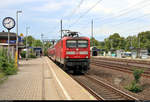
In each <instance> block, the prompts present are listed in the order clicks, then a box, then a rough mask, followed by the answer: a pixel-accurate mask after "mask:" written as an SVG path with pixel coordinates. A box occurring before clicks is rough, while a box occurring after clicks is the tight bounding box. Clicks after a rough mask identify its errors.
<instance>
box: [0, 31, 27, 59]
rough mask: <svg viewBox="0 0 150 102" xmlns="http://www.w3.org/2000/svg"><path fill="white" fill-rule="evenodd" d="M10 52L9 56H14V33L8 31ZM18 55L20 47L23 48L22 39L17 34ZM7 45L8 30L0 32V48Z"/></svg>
mask: <svg viewBox="0 0 150 102" xmlns="http://www.w3.org/2000/svg"><path fill="white" fill-rule="evenodd" d="M9 34H10V42H9V44H10V54H11V57H12V58H14V56H15V51H16V33H12V32H10V33H9ZM18 42H19V44H18V49H19V50H18V56H19V54H20V51H21V49H22V48H24V47H25V46H24V44H23V41H22V38H21V37H20V36H18ZM7 47H8V32H4V31H3V32H0V48H7Z"/></svg>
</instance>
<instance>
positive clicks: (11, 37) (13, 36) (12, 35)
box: [0, 32, 16, 40]
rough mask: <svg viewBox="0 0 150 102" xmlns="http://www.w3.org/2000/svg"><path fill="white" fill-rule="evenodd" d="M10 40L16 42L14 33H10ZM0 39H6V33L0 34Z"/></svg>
mask: <svg viewBox="0 0 150 102" xmlns="http://www.w3.org/2000/svg"><path fill="white" fill-rule="evenodd" d="M9 34H10V39H11V40H16V33H13V32H10V33H9ZM0 39H8V32H0Z"/></svg>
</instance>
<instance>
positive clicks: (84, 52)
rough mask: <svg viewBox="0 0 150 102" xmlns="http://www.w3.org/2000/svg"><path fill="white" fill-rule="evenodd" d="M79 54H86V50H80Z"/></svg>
mask: <svg viewBox="0 0 150 102" xmlns="http://www.w3.org/2000/svg"><path fill="white" fill-rule="evenodd" d="M79 54H81V55H87V54H88V51H80V52H79Z"/></svg>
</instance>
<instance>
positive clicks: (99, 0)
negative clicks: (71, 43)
mask: <svg viewBox="0 0 150 102" xmlns="http://www.w3.org/2000/svg"><path fill="white" fill-rule="evenodd" d="M101 1H103V0H98V1H97V2H96V3H95V4H94V5H93V6H92V7H91V8H89V9H88V10H87V11H86V12H85V13H84V14H82V15H81V16H79V18H78V19H77V20H76V21H75V22H74V23H72V24H71V25H69V27H70V28H71V27H73V25H75V24H76V23H77V22H78V21H79V20H80V19H81V18H83V17H84V16H85V15H86V14H87V13H88V12H90V11H91V10H92V9H93V8H95V7H96V6H97V5H98V4H99V3H100V2H101Z"/></svg>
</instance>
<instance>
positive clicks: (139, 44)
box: [139, 35, 140, 48]
mask: <svg viewBox="0 0 150 102" xmlns="http://www.w3.org/2000/svg"><path fill="white" fill-rule="evenodd" d="M139 48H140V35H139Z"/></svg>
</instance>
